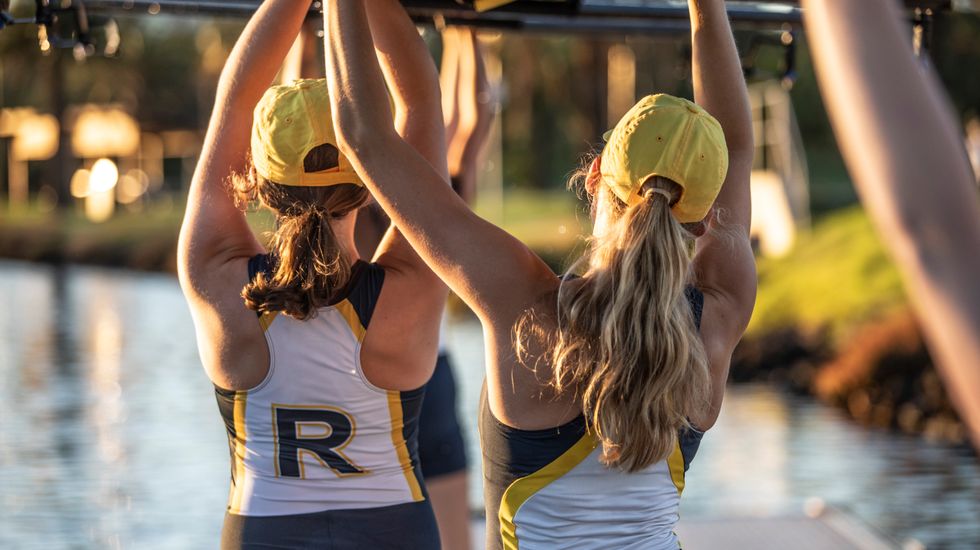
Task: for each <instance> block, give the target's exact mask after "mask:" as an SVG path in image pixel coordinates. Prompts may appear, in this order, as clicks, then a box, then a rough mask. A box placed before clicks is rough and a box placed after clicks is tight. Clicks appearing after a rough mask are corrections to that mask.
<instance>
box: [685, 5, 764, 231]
mask: <svg viewBox="0 0 980 550" xmlns="http://www.w3.org/2000/svg"><path fill="white" fill-rule="evenodd" d="M689 7H690V14H691V45H692V61H691V73H692V78H693V82H694V100H695V102H696V103H698V104H699V105H701V106H702V107H704V108H705V109H706V110H707V111H708V112H709V113H711V114H712V115H713V116H714V117H715V118H716V119H718V122H719V123H721V127H722V129H723V130H724V132H725V141H726V143H727V146H728V156H729V172H728V179H727V180H726V183H725V185H724V187H722V190H721V193H719V195H718V199H717V200H716V202H715V204H716V205H717V206H718V207H719V208H720V209H723V210H725V212H726V214H727V222H728V223H729V224H731V225H737V226H739V227H741V228H743V229H744V230H745V232H746V233H747V232H748V227H749V223H750V218H751V199H750V194H749V173H750V172H751V163H752V155H753V153H754V145H753V137H752V116H751V112H750V109H749V98H748V91H747V89H746V87H745V78H744V77H743V75H742V65H741V62H740V60H739V57H738V51H737V50H736V48H735V39H734V37H733V36H732V31H731V26H730V25H729V22H728V15H727V13H726V12H725V4H724V2H723V1H722V0H689Z"/></svg>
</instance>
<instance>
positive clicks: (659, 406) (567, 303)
mask: <svg viewBox="0 0 980 550" xmlns="http://www.w3.org/2000/svg"><path fill="white" fill-rule="evenodd" d="M669 186H676V184H674V183H673V182H671V181H670V180H665V179H662V178H652V179H651V180H650V181H648V182H647V184H646V185H645V186H644V190H643V196H642V200H641V201H639V202H638V203H637V204H636V205H634V206H629V207H627V206H626V205H625V204H623V203H622V202H620V201H619V200H618V199H616V198H615V197H612V195H611V194H607V197H609V198H608V200H609V204H610V205H611V206H612V208H614V209H615V210H616V211H615V213H614V214H615V215H613V216H611V217H610V219H611V220H613V221H612V222H611V227H610V228H609V230H608V231H606V233H605V234H604V235H602V236H600V237H597V238H595V239H594V240H593V242H592V243H591V246H590V248H589V250H588V252H587V253H586V255H585V257H583V258H582V260H581V262H583V263H584V264H585V265H587V269H586V271H585V273H584V274H583V279H582V281H581V283H579V284H576V285H568V284H567V283H563V285H562V286H563V288H562V289H561V290H560V291H559V295H558V320H557V323H558V330H557V331H556V332H557V333H556V334H555V336H554V338H552V339H551V346H550V350H549V351H548V353H547V357H548V358H550V363H551V369H552V373H553V378H552V380H551V383H552V385H553V386H554V389H555V391H556V392H558V393H565V392H569V391H571V392H576V393H577V395H578V397H579V399H580V401H581V403H582V409H583V412H584V414H585V418H586V421H587V423H588V426H589V429H590V430H591V431H592V432H593V433H594V434H595V436H596V437H598V438H599V440H600V441H601V442H602V445H603V449H604V453H603V459H602V460H603V462H604V463H605V464H607V465H609V466H615V467H618V468H621V469H623V470H626V471H629V472H635V471H637V470H641V469H643V468H645V467H647V466H649V465H651V464H653V463H654V462H657V461H659V460H662V459H664V458H666V457H667V456H668V455H670V453H671V452H672V451H673V449H674V446H675V445H676V442H677V436H678V431H679V430H680V429H681V428H684V427H688V426H689V422H688V418H689V417H691V416H692V415H695V414H696V413H698V412H700V411H702V410H703V409H704V408H705V407H706V406H707V403H708V400H709V389H710V388H709V384H710V379H709V376H708V366H707V359H706V357H705V352H704V347H703V345H702V343H701V339H700V336H699V334H698V330H697V328H696V326H695V321H694V316H693V313H692V309H691V306H690V304H689V302H688V300H687V298H686V296H685V288H686V285H687V283H688V280H689V269H690V252H689V248H688V244H689V242H690V241H689V237H687V236H686V235H685V231H684V229H683V228H682V227H681V225H680V224H679V223H678V222H677V221H676V219H674V217H673V216H672V215H671V213H670V205H669V203H668V199H667V198H666V197H665V194H661V193H660V192H655V189H666V188H669ZM597 200H598V199H597ZM522 330H523V331H526V330H527V327H526V326H525V327H523V328H522V327H521V326H519V327H518V331H519V333H520V332H521V331H522ZM519 337H520V334H519Z"/></svg>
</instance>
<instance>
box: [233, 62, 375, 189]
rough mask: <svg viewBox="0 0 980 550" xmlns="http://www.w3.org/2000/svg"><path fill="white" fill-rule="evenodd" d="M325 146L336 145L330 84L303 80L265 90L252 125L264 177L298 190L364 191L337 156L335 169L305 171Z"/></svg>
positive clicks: (254, 157)
mask: <svg viewBox="0 0 980 550" xmlns="http://www.w3.org/2000/svg"><path fill="white" fill-rule="evenodd" d="M323 144H330V145H333V146H334V147H336V145H337V138H336V136H334V132H333V121H332V120H331V118H330V96H329V94H328V93H327V81H326V79H323V78H319V79H301V80H296V81H293V82H292V83H291V84H285V85H282V86H273V87H271V88H269V89H268V90H266V92H265V95H263V96H262V99H261V100H260V101H259V104H258V105H256V106H255V113H254V117H253V120H252V164H253V165H254V166H255V171H256V172H258V174H259V175H260V176H262V177H263V178H265V179H267V180H269V181H272V182H275V183H278V184H281V185H290V186H295V187H326V186H330V185H339V184H342V183H352V184H354V185H361V186H363V185H364V183H363V182H362V181H361V178H360V177H359V176H358V175H357V174H356V173H355V172H354V168H353V167H351V164H350V162H349V161H348V160H347V158H346V157H344V155H343V154H341V153H340V152H339V151H338V153H337V166H335V167H332V168H329V169H327V170H323V171H320V172H306V171H305V170H304V169H303V161H304V160H305V159H306V155H307V153H309V152H310V151H311V150H312V149H313V148H314V147H318V146H320V145H323Z"/></svg>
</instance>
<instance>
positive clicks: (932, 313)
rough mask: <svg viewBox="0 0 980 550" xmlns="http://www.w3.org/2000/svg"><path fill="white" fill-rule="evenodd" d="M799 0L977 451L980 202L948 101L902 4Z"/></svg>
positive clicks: (853, 165) (859, 166)
mask: <svg viewBox="0 0 980 550" xmlns="http://www.w3.org/2000/svg"><path fill="white" fill-rule="evenodd" d="M803 5H804V7H805V8H806V20H805V22H806V30H807V35H808V37H809V43H810V45H811V49H812V51H813V59H814V65H815V67H816V72H817V79H818V81H819V83H820V91H821V93H822V95H823V98H824V102H825V103H826V105H827V111H828V113H829V114H830V120H831V123H832V124H833V127H834V133H835V135H836V136H837V140H838V142H839V143H840V145H841V152H842V153H843V154H844V160H845V161H847V166H848V169H849V170H850V172H851V175H852V176H853V177H854V183H855V184H856V187H857V189H858V192H859V194H860V196H861V200H862V202H863V203H864V206H865V208H867V210H868V212H869V213H870V214H871V219H872V221H874V223H875V226H876V227H877V229H878V232H879V233H881V234H882V235H887V236H888V238H887V239H884V241H885V243H886V244H887V245H888V246H889V248H890V250H891V253H892V255H893V256H894V257H895V260H896V262H897V263H898V266H899V268H900V269H901V271H902V275H903V278H904V280H905V284H906V288H908V290H909V294H910V297H911V298H912V303H913V305H914V306H915V309H916V312H917V316H918V318H919V321H920V322H921V324H922V328H923V331H924V332H925V336H926V341H927V342H928V344H929V349H930V351H931V352H932V353H933V354H934V355H935V357H936V359H937V367H939V372H940V373H941V374H942V376H943V379H944V380H945V382H946V388H947V389H948V391H949V393H950V395H951V396H952V398H953V402H954V403H955V404H956V406H957V409H958V410H959V412H960V414H961V415H962V417H963V419H964V420H965V421H966V423H967V426H969V428H970V430H971V433H972V437H973V442H974V445H975V446H977V447H978V448H980V254H978V251H980V200H978V197H977V190H976V187H974V184H973V177H972V174H971V172H970V168H969V165H968V164H967V162H966V157H965V155H964V154H963V145H962V141H961V140H960V137H959V135H958V131H957V129H956V123H955V122H954V119H953V117H952V116H951V112H950V108H949V105H948V104H947V102H946V100H945V99H944V97H943V91H942V88H941V86H940V84H939V83H938V82H937V80H936V78H935V75H934V74H933V73H932V71H931V70H928V69H925V68H923V67H922V66H921V65H920V64H919V63H917V62H916V60H915V58H914V57H913V54H912V50H911V48H910V46H909V33H908V27H907V26H906V25H905V24H904V23H902V21H901V15H900V13H899V10H898V9H897V8H896V5H895V2H893V1H891V0H862V1H861V2H852V1H847V0H805V1H804V2H803ZM842 13H846V14H847V16H846V17H844V16H842V15H841V14H842Z"/></svg>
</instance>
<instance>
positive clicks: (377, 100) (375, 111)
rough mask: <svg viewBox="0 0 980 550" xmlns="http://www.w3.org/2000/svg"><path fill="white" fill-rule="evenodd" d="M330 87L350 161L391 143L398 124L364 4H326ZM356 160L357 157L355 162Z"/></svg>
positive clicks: (343, 0) (340, 0) (345, 0)
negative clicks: (382, 144)
mask: <svg viewBox="0 0 980 550" xmlns="http://www.w3.org/2000/svg"><path fill="white" fill-rule="evenodd" d="M323 18H324V24H323V26H324V30H325V32H326V35H325V36H326V38H325V41H326V62H327V85H328V88H329V90H330V99H331V102H330V103H331V108H332V111H333V125H334V131H335V133H336V136H337V141H338V144H337V145H338V146H339V147H340V149H341V151H343V152H344V153H345V154H346V155H347V156H349V157H357V156H358V153H359V151H364V150H366V149H368V148H370V147H371V145H372V143H378V142H383V141H384V140H385V139H390V134H393V133H394V119H393V118H392V115H391V110H390V109H388V108H386V107H387V106H388V104H389V103H388V93H387V91H386V90H385V82H384V78H383V76H382V74H381V68H380V66H379V65H378V59H377V57H376V56H375V53H374V41H373V40H372V38H371V32H370V25H369V22H368V17H367V13H366V11H365V8H364V2H363V1H362V0H327V1H326V2H324V6H323ZM352 160H353V158H352Z"/></svg>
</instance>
